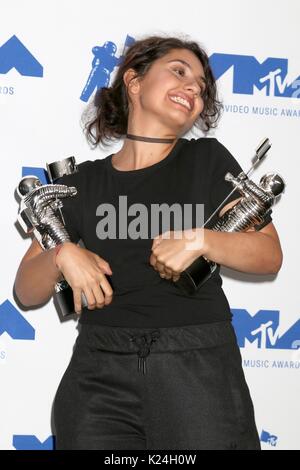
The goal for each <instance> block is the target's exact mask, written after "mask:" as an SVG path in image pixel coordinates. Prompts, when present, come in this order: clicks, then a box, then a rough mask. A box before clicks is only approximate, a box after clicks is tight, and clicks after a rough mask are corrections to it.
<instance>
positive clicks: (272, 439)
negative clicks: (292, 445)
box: [260, 430, 278, 447]
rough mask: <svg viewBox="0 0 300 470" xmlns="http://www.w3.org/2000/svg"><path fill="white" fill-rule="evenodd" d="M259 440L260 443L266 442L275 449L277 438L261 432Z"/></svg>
mask: <svg viewBox="0 0 300 470" xmlns="http://www.w3.org/2000/svg"><path fill="white" fill-rule="evenodd" d="M260 440H261V442H266V443H267V444H269V445H270V446H273V447H276V444H277V441H278V437H277V436H274V435H272V434H270V433H269V432H267V431H264V430H262V432H261V435H260Z"/></svg>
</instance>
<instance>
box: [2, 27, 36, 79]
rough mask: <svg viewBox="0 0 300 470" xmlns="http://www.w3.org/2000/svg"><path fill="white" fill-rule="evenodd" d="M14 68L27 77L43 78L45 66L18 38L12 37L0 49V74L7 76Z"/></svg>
mask: <svg viewBox="0 0 300 470" xmlns="http://www.w3.org/2000/svg"><path fill="white" fill-rule="evenodd" d="M13 68H15V69H16V70H17V71H18V72H19V74H20V75H24V76H27V77H42V76H43V66H42V65H41V64H40V63H39V62H38V61H37V60H36V58H35V57H34V56H33V55H32V54H31V52H30V51H29V50H28V49H27V48H26V47H25V46H24V44H23V43H22V42H21V41H20V40H19V39H18V38H17V36H12V37H11V38H10V39H9V40H8V41H7V42H6V43H4V44H3V45H2V46H1V47H0V73H2V74H6V73H8V72H9V71H10V70H11V69H13Z"/></svg>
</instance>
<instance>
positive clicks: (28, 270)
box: [15, 239, 61, 306]
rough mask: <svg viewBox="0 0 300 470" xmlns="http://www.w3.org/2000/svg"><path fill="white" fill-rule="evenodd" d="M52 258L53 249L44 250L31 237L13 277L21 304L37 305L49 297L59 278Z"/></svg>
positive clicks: (58, 272)
mask: <svg viewBox="0 0 300 470" xmlns="http://www.w3.org/2000/svg"><path fill="white" fill-rule="evenodd" d="M54 259H55V250H54V249H51V250H46V251H44V250H43V249H42V248H41V246H40V245H39V243H38V242H37V240H35V239H33V241H32V243H31V245H30V247H29V249H28V250H27V252H26V253H25V255H24V257H23V259H22V261H21V263H20V266H19V269H18V271H17V275H16V279H15V292H16V295H17V297H18V299H19V300H20V302H21V303H22V304H23V305H25V306H31V305H39V304H42V303H44V302H47V300H49V299H50V297H51V295H52V294H53V290H54V285H55V284H56V282H57V281H58V280H59V279H60V278H61V272H60V271H59V270H58V268H57V267H56V265H55V262H54Z"/></svg>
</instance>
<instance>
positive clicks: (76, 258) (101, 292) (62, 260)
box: [55, 242, 113, 314]
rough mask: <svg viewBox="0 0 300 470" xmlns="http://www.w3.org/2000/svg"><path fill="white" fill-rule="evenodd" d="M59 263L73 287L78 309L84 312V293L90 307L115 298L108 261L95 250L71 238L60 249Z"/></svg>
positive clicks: (101, 305)
mask: <svg viewBox="0 0 300 470" xmlns="http://www.w3.org/2000/svg"><path fill="white" fill-rule="evenodd" d="M55 262H56V265H57V267H58V269H59V270H60V271H61V273H62V274H63V276H64V278H65V280H66V281H67V282H68V284H69V285H70V286H71V287H72V289H73V295H74V307H75V312H76V313H78V314H79V313H81V308H82V305H81V294H82V293H83V294H84V295H85V297H86V300H87V303H88V308H89V309H90V310H93V309H95V308H102V307H104V306H105V305H108V304H110V303H111V301H112V296H113V290H112V288H111V285H110V284H109V282H108V280H107V278H106V276H105V274H109V275H111V274H112V270H111V268H110V266H109V263H107V261H105V260H104V259H103V258H100V256H98V255H96V254H95V253H93V252H92V251H89V250H87V249H85V248H81V247H80V246H78V245H75V244H74V243H71V242H65V243H64V244H63V246H62V247H61V249H60V250H59V252H58V254H57V256H56V259H55Z"/></svg>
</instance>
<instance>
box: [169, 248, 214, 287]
mask: <svg viewBox="0 0 300 470" xmlns="http://www.w3.org/2000/svg"><path fill="white" fill-rule="evenodd" d="M216 267H217V265H216V264H215V263H213V262H211V261H208V260H206V259H205V258H204V257H203V256H201V257H200V258H198V259H196V260H195V261H194V262H193V263H192V264H191V265H190V266H189V267H188V268H187V269H186V270H185V271H183V272H182V273H181V274H180V278H179V279H178V281H175V282H174V284H175V286H176V287H178V288H179V289H181V291H182V292H183V293H184V294H187V295H194V294H195V293H196V292H197V290H198V289H199V288H200V287H201V286H202V285H203V284H204V283H205V282H206V281H207V280H208V279H209V278H210V277H211V275H212V273H213V272H214V270H215V269H216Z"/></svg>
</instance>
